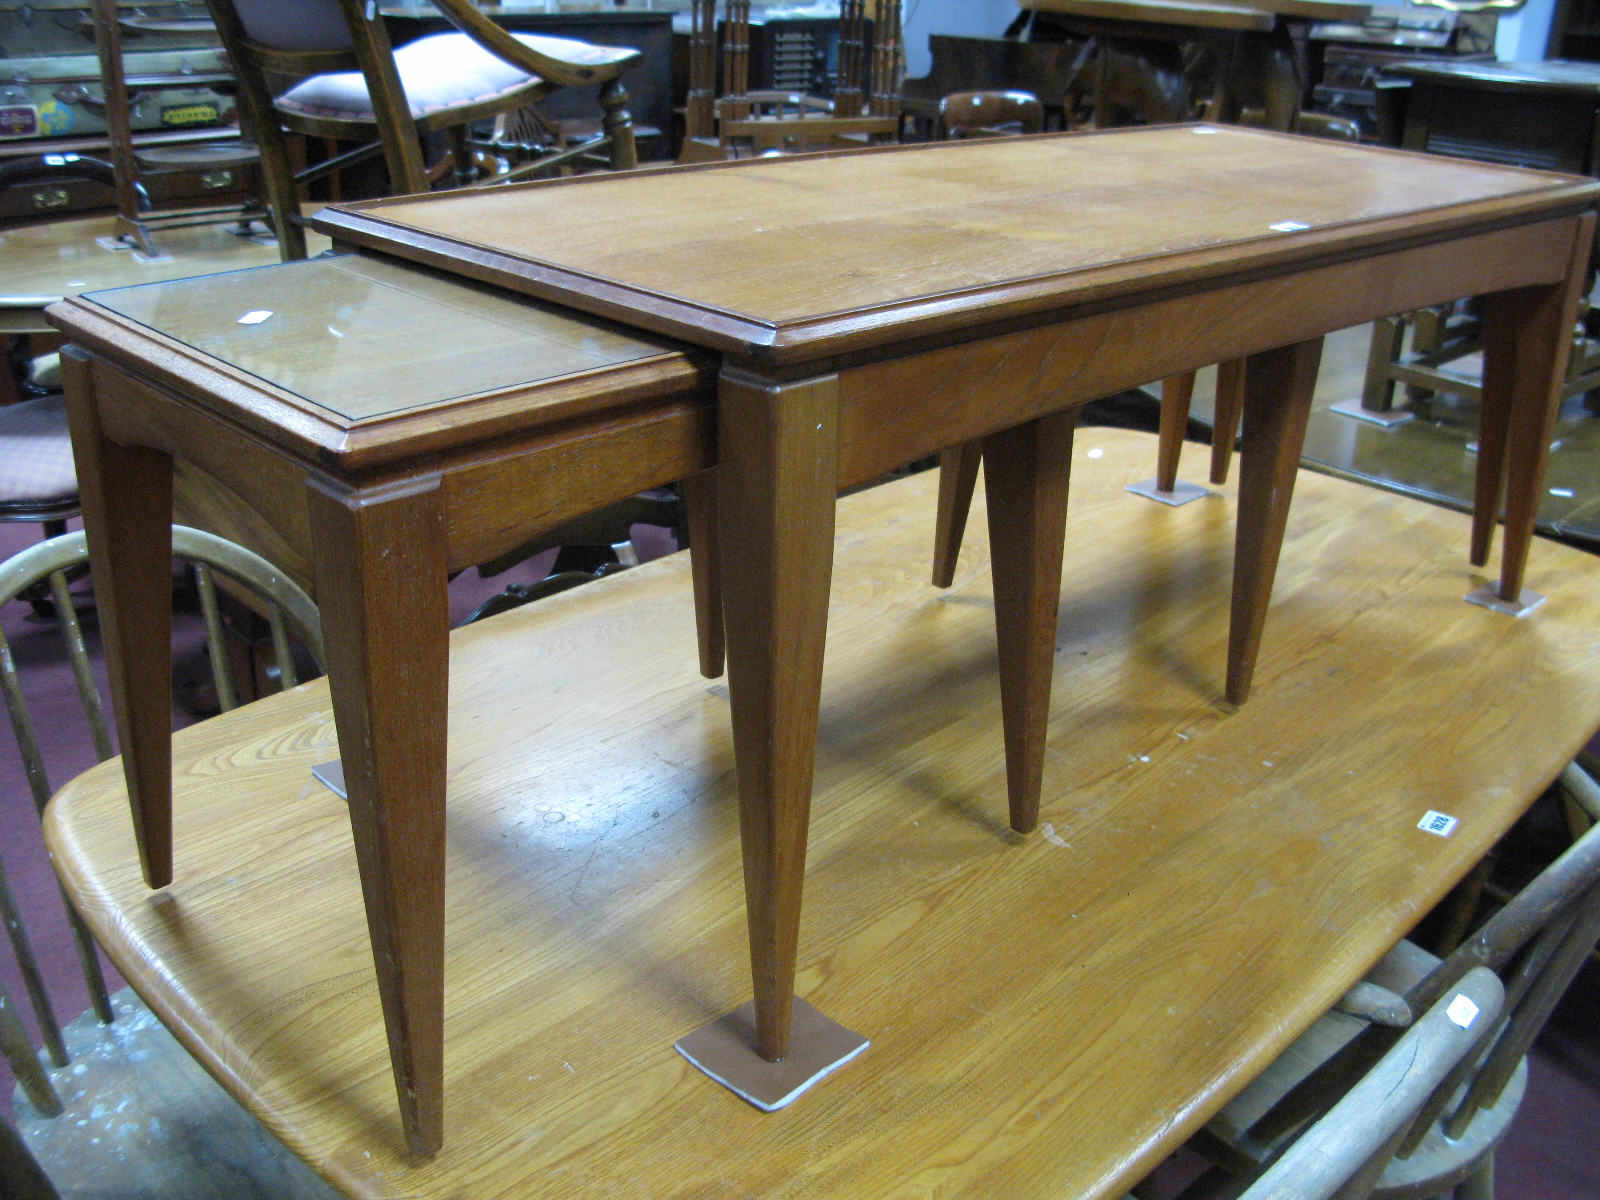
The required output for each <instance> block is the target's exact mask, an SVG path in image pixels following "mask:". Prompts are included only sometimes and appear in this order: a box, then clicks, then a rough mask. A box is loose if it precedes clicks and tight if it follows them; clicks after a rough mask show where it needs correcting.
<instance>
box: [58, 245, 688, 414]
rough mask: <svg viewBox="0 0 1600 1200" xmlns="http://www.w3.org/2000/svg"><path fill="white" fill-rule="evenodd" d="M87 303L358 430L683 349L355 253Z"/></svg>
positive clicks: (98, 295) (107, 295)
mask: <svg viewBox="0 0 1600 1200" xmlns="http://www.w3.org/2000/svg"><path fill="white" fill-rule="evenodd" d="M83 299H85V300H87V301H90V302H92V303H94V304H96V305H98V306H100V307H101V308H105V309H109V310H110V311H111V312H114V313H117V314H119V315H121V316H124V317H127V318H129V319H130V320H133V321H136V322H138V323H139V324H140V325H142V326H144V327H145V328H147V329H149V330H151V331H152V332H154V333H158V334H161V335H162V336H164V337H167V338H171V339H172V340H174V341H176V342H180V343H182V344H183V345H185V346H189V347H192V348H193V349H195V350H199V351H201V352H202V353H204V354H206V355H208V356H210V357H211V358H214V359H217V360H219V361H221V362H224V363H227V364H230V365H232V366H235V367H239V368H241V369H243V370H245V371H247V372H249V373H250V374H252V375H254V376H256V377H258V378H259V379H261V380H262V382H263V383H266V384H269V385H271V386H272V387H274V388H277V389H281V390H282V391H285V392H289V393H292V394H294V395H296V396H299V397H300V398H302V399H304V400H307V401H310V402H311V403H312V404H314V405H317V406H319V407H321V408H325V409H328V410H330V411H331V412H333V413H335V414H337V415H338V416H340V417H344V418H346V419H347V420H349V421H351V422H357V421H362V420H367V419H370V418H373V417H382V416H388V415H391V414H394V413H398V412H403V411H406V410H409V409H415V408H419V407H423V406H427V405H435V404H447V403H449V402H451V401H453V400H459V399H461V398H463V397H466V396H475V395H478V394H480V393H483V392H490V391H496V390H499V389H502V388H507V387H512V386H515V385H518V384H533V383H543V382H548V381H550V380H555V379H561V378H563V377H566V376H569V375H577V374H580V373H582V372H585V371H593V370H597V369H600V368H604V367H611V366H617V365H619V364H622V363H631V362H639V361H641V360H643V359H647V358H650V357H652V356H655V355H659V354H661V353H662V352H663V350H666V349H673V348H674V347H669V346H668V345H667V344H666V343H664V342H663V341H661V340H660V339H652V338H649V337H648V336H645V337H640V336H637V335H634V334H631V333H628V332H627V331H625V330H621V329H618V328H615V327H613V326H611V325H608V324H607V323H605V322H603V321H596V320H594V319H593V318H592V317H584V316H583V315H581V314H579V313H574V312H570V311H565V310H562V309H558V308H555V307H552V306H551V305H548V304H538V303H530V302H529V301H528V300H527V299H525V298H524V297H521V296H515V295H510V294H508V293H506V292H503V291H499V290H497V289H495V288H490V287H485V286H483V285H481V284H474V283H473V282H471V281H470V280H463V279H460V278H455V277H450V276H442V275H439V274H437V273H434V272H430V271H426V270H418V269H416V268H414V267H409V266H403V265H399V264H396V263H393V262H388V261H384V260H381V259H374V258H371V257H369V256H363V255H356V254H345V255H340V256H338V257H333V258H314V259H309V260H307V261H305V262H292V263H280V264H276V265H273V266H270V267H260V268H257V269H255V270H248V271H230V272H227V273H224V274H221V275H206V276H202V277H199V278H195V279H179V280H173V281H170V282H163V283H148V284H143V285H141V286H138V287H125V288H117V289H115V290H110V291H103V292H88V293H85V295H84V297H83Z"/></svg>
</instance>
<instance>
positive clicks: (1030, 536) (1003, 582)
mask: <svg viewBox="0 0 1600 1200" xmlns="http://www.w3.org/2000/svg"><path fill="white" fill-rule="evenodd" d="M1077 421H1078V410H1077V409H1076V408H1074V409H1069V410H1068V411H1066V412H1060V413H1052V414H1050V415H1049V416H1045V417H1040V418H1038V419H1037V420H1034V421H1029V422H1027V423H1026V424H1023V425H1018V426H1015V427H1014V428H1011V429H1007V430H1003V431H1002V432H1000V433H996V434H991V435H990V436H989V437H986V438H984V439H983V461H984V464H985V465H984V473H983V478H984V491H985V494H986V495H987V497H988V511H989V556H990V563H991V570H992V572H993V576H994V623H995V640H996V642H997V643H998V646H999V652H1000V706H1001V712H1002V715H1003V722H1002V724H1003V727H1004V734H1005V748H1006V792H1007V795H1008V797H1009V800H1010V807H1011V828H1012V829H1015V830H1016V831H1017V832H1018V833H1031V832H1032V831H1033V829H1034V827H1035V826H1036V825H1037V824H1038V823H1039V789H1040V785H1041V783H1042V781H1043V777H1044V748H1045V732H1046V726H1047V724H1048V722H1049V718H1050V680H1051V676H1052V674H1053V668H1054V666H1055V650H1056V620H1057V611H1058V609H1059V607H1060V602H1061V557H1062V550H1063V539H1064V538H1065V532H1066V521H1067V484H1068V479H1069V476H1070V472H1071V468H1072V434H1073V430H1074V428H1075V427H1076V425H1077Z"/></svg>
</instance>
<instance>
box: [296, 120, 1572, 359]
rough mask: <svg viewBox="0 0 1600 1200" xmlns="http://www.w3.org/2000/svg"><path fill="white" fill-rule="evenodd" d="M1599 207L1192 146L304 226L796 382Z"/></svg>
mask: <svg viewBox="0 0 1600 1200" xmlns="http://www.w3.org/2000/svg"><path fill="white" fill-rule="evenodd" d="M1597 197H1600V184H1597V183H1595V182H1594V181H1592V180H1586V179H1580V178H1578V177H1573V176H1561V175H1554V174H1548V173H1542V172H1535V171H1525V170H1518V169H1515V168H1507V167H1499V166H1493V165H1489V164H1484V163H1477V162H1470V161H1466V160H1461V159H1450V158H1442V157H1440V156H1437V155H1420V154H1407V153H1403V152H1400V151H1389V150H1379V149H1373V148H1370V147H1363V146H1352V145H1344V144H1340V143H1336V142H1329V141H1320V140H1316V139H1312V138H1300V137H1292V136H1290V135H1287V134H1273V133H1267V132H1263V131H1260V130H1248V129H1240V128H1235V127H1228V126H1204V125H1201V126H1169V127H1152V128H1144V129H1134V130H1117V131H1110V132H1102V133H1091V134H1064V135H1045V136H1042V137H1035V138H1022V139H995V140H989V141H966V142H951V143H939V144H931V145H921V146H898V147H887V148H883V149H875V150H867V151H855V152H846V153H842V154H833V155H825V156H798V157H794V158H780V159H756V160H746V161H742V162H734V163H718V164H712V165H709V166H700V167H689V168H675V169H666V170H659V171H641V172H634V173H628V174H621V175H589V176H584V177H581V178H579V179H576V180H571V181H552V182H548V183H534V184H527V185H520V186H516V185H514V186H509V187H504V188H489V189H481V190H476V191H471V192H457V193H440V194H438V195H435V196H431V197H427V198H416V197H408V198H399V199H394V200H380V201H372V202H367V203H364V204H358V205H352V206H348V207H343V208H332V209H325V210H323V213H322V214H321V215H320V216H319V217H318V218H317V219H316V223H317V225H318V226H319V227H320V228H322V229H323V230H324V231H326V232H329V233H331V234H333V235H334V236H335V237H340V238H348V239H351V240H354V241H356V242H358V243H361V244H363V245H366V246H369V247H371V248H374V249H378V250H382V251H384V252H388V253H395V254H400V255H403V256H406V257H410V258H414V259H417V260H419V261H422V262H427V263H430V264H432V265H436V266H441V267H444V268H446V269H450V270H454V271H458V272H460V273H463V274H468V275H472V276H475V277H478V278H481V279H485V280H488V281H490V282H494V283H498V284H501V285H503V286H507V287H511V288H516V289H520V290H523V291H526V292H528V293H529V294H532V295H535V296H539V297H540V298H543V299H547V300H554V301H556V302H558V303H563V304H569V305H571V306H573V307H576V308H581V309H584V310H585V311H588V312H593V313H597V314H599V315H602V316H608V317H613V318H615V319H618V320H621V321H623V322H625V323H627V324H629V325H631V326H635V327H638V328H644V329H651V330H654V331H656V332H658V333H665V334H668V335H671V336H675V337H680V338H683V339H684V340H686V341H690V342H694V343H696V344H699V345H704V346H708V347H711V348H714V349H719V350H723V351H731V352H734V353H750V354H754V355H757V356H760V357H764V358H767V359H770V360H772V361H803V360H807V359H814V358H818V357H821V356H823V355H825V354H828V353H834V352H840V351H843V350H848V349H859V348H862V347H864V346H874V345H885V344H888V343H892V342H896V341H902V340H904V339H905V338H907V337H909V336H911V335H913V334H920V333H927V332H934V331H938V330H942V329H951V328H959V327H961V326H963V325H967V324H971V323H972V322H974V321H976V320H981V319H994V318H998V317H1002V316H1007V315H1014V314H1017V313H1026V312H1037V311H1041V310H1046V309H1061V308H1063V307H1064V306H1070V305H1072V304H1074V303H1078V302H1084V303H1087V302H1089V301H1091V300H1103V299H1104V298H1106V297H1107V296H1110V295H1127V294H1129V293H1137V292H1141V291H1149V290H1152V289H1155V288H1158V287H1163V286H1169V285H1172V284H1175V283H1180V282H1187V281H1193V280H1195V279H1197V278H1204V277H1207V276H1212V277H1215V276H1218V275H1222V274H1237V273H1238V272H1240V271H1241V270H1249V269H1259V270H1269V269H1272V268H1273V266H1274V264H1277V265H1281V264H1283V263H1286V262H1295V261H1304V260H1306V259H1308V258H1310V257H1313V256H1316V255H1321V254H1326V253H1330V252H1343V251H1349V250H1352V249H1354V248H1357V247H1362V246H1373V245H1381V244H1392V243H1393V242H1394V241H1396V240H1397V239H1399V238H1402V237H1415V236H1419V235H1424V234H1427V233H1428V232H1429V231H1434V232H1437V231H1439V230H1443V229H1452V230H1459V229H1461V228H1464V227H1469V226H1473V225H1474V224H1475V223H1476V224H1477V225H1479V226H1481V225H1482V224H1483V223H1484V222H1485V221H1490V220H1502V219H1513V220H1515V219H1518V218H1519V216H1520V217H1523V218H1526V217H1528V215H1529V214H1538V213H1543V212H1548V211H1554V210H1556V209H1559V208H1561V206H1563V205H1568V206H1570V207H1572V208H1576V207H1582V206H1583V205H1585V204H1593V203H1594V202H1595V200H1596V198H1597ZM1275 227H1276V228H1275Z"/></svg>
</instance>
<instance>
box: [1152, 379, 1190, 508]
mask: <svg viewBox="0 0 1600 1200" xmlns="http://www.w3.org/2000/svg"><path fill="white" fill-rule="evenodd" d="M1193 398H1194V372H1193V371H1185V372H1184V373H1183V374H1182V375H1172V376H1169V377H1168V378H1166V379H1163V380H1162V381H1161V427H1160V430H1159V432H1158V435H1157V438H1158V440H1157V445H1156V488H1157V489H1158V490H1160V491H1163V492H1170V491H1172V489H1173V488H1175V487H1176V486H1177V485H1178V456H1179V455H1180V454H1182V453H1183V434H1184V431H1185V430H1186V429H1188V427H1189V401H1190V400H1192V399H1193Z"/></svg>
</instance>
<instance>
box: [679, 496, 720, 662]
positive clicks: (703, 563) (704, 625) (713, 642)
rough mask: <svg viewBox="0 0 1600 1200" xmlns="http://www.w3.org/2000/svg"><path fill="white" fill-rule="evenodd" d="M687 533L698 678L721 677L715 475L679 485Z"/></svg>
mask: <svg viewBox="0 0 1600 1200" xmlns="http://www.w3.org/2000/svg"><path fill="white" fill-rule="evenodd" d="M678 488H679V491H680V493H681V494H682V496H683V508H684V518H683V519H684V524H685V525H687V526H688V530H689V574H690V576H691V578H692V579H693V583H694V624H695V644H696V645H697V646H698V647H699V650H700V674H702V675H704V676H705V677H706V678H707V679H716V678H719V677H720V676H721V675H722V668H723V663H724V661H725V660H726V658H727V653H728V652H727V644H726V642H725V641H724V638H723V633H722V576H721V573H720V569H719V568H720V564H719V563H718V561H717V473H716V471H715V470H710V471H701V472H700V473H699V474H698V475H690V476H689V477H688V478H687V479H681V480H679V481H678Z"/></svg>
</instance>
